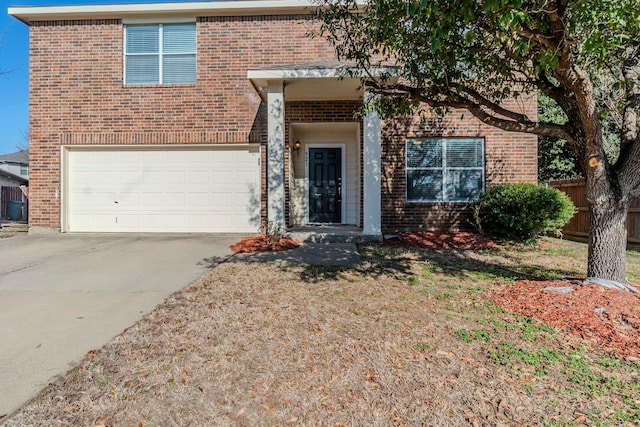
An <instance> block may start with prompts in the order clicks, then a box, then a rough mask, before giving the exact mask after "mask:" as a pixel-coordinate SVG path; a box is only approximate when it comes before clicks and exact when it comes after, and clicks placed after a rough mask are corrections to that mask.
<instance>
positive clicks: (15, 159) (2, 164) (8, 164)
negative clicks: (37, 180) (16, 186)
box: [0, 150, 29, 185]
mask: <svg viewBox="0 0 640 427" xmlns="http://www.w3.org/2000/svg"><path fill="white" fill-rule="evenodd" d="M0 171H5V172H9V173H11V175H13V176H18V177H20V178H22V179H23V180H28V179H29V150H21V151H18V152H15V153H10V154H2V155H0ZM23 183H24V182H23ZM0 184H1V185H10V184H3V183H1V182H0Z"/></svg>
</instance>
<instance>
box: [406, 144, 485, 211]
mask: <svg viewBox="0 0 640 427" xmlns="http://www.w3.org/2000/svg"><path fill="white" fill-rule="evenodd" d="M406 156H407V158H406V166H407V201H408V202H468V201H471V200H473V199H474V198H475V197H476V196H478V195H479V194H480V193H481V192H482V191H483V190H484V139H483V138H411V139H408V140H407V146H406Z"/></svg>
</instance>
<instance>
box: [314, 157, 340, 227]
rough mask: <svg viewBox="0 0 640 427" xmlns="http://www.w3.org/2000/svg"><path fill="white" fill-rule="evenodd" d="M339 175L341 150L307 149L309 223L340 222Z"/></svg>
mask: <svg viewBox="0 0 640 427" xmlns="http://www.w3.org/2000/svg"><path fill="white" fill-rule="evenodd" d="M341 174H342V149H341V148H309V222H321V223H341V222H342V175H341Z"/></svg>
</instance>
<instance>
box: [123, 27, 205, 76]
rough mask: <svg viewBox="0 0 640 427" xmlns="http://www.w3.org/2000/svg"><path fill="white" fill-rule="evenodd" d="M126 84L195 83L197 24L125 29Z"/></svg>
mask: <svg viewBox="0 0 640 427" xmlns="http://www.w3.org/2000/svg"><path fill="white" fill-rule="evenodd" d="M124 34H125V36H124V37H125V43H124V44H125V52H124V69H125V71H124V81H125V84H170V83H194V82H195V81H196V24H195V23H187V24H156V25H127V26H125V33H124Z"/></svg>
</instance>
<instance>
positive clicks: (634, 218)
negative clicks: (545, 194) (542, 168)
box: [549, 179, 640, 244]
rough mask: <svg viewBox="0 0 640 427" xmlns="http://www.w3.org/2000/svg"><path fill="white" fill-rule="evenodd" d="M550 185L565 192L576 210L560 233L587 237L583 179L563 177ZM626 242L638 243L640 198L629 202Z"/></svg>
mask: <svg viewBox="0 0 640 427" xmlns="http://www.w3.org/2000/svg"><path fill="white" fill-rule="evenodd" d="M549 185H550V186H552V187H554V188H557V189H558V190H560V191H563V192H564V193H566V194H567V195H568V196H569V198H570V199H571V201H572V202H573V204H574V205H576V209H578V212H576V214H575V215H574V216H573V218H571V221H569V223H568V224H567V225H565V226H564V228H563V229H562V234H563V235H564V236H565V237H567V238H569V239H571V238H572V237H573V238H574V239H575V240H585V239H586V238H588V237H589V209H588V208H587V202H586V200H585V196H584V186H585V183H584V179H563V180H560V181H551V182H550V183H549ZM627 242H628V243H632V244H638V243H640V199H635V200H633V201H632V202H631V205H630V207H629V213H628V214H627Z"/></svg>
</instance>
